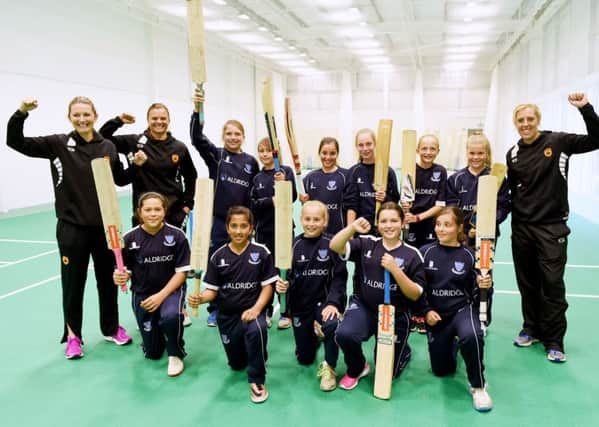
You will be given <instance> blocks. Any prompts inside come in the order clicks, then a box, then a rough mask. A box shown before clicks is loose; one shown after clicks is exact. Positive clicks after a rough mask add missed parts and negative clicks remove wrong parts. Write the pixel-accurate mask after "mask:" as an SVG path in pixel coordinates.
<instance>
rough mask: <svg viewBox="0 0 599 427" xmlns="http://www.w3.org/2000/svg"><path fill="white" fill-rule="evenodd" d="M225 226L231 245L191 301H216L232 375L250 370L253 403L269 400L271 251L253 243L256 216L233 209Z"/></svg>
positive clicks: (213, 259) (218, 257) (218, 255)
mask: <svg viewBox="0 0 599 427" xmlns="http://www.w3.org/2000/svg"><path fill="white" fill-rule="evenodd" d="M225 225H226V228H227V232H228V233H229V237H230V242H229V243H228V244H226V245H224V246H221V247H220V248H218V249H217V250H216V251H215V252H214V254H212V256H211V257H210V261H209V262H208V270H207V272H206V275H205V276H204V283H205V285H206V289H204V290H203V291H202V292H201V293H200V294H199V295H194V294H191V295H190V296H189V298H188V302H189V305H190V306H191V307H194V308H195V307H197V306H198V305H199V304H204V303H206V302H210V301H213V300H216V302H217V304H218V314H217V324H218V330H219V332H220V336H221V341H222V343H223V346H224V348H225V353H226V355H227V359H228V361H229V366H230V367H231V369H233V370H236V371H238V370H241V369H244V368H245V367H247V368H248V370H247V373H248V382H249V383H250V399H251V400H252V402H254V403H260V402H264V401H265V400H266V399H267V398H268V391H267V389H266V385H265V382H266V359H267V353H266V344H267V339H268V328H267V326H266V313H265V308H266V305H267V304H268V302H269V301H270V299H271V298H272V295H273V285H274V283H275V282H276V281H277V279H278V278H279V276H278V274H277V271H276V270H275V267H274V264H273V259H272V256H271V254H270V251H269V250H268V249H267V248H266V246H264V245H260V244H257V243H253V242H252V241H251V235H252V232H253V216H252V212H251V211H250V210H249V209H248V208H246V207H244V206H233V207H231V208H229V211H228V213H227V217H226V221H225Z"/></svg>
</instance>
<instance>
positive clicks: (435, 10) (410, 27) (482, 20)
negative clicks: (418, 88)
mask: <svg viewBox="0 0 599 427" xmlns="http://www.w3.org/2000/svg"><path fill="white" fill-rule="evenodd" d="M549 3H551V0H502V1H466V0H204V21H205V28H206V31H207V32H210V33H212V34H214V35H216V36H217V37H220V38H222V39H224V40H226V41H228V42H229V43H233V44H234V45H236V46H238V47H239V48H241V49H243V50H246V51H248V52H249V53H251V54H254V55H257V56H258V57H261V58H263V59H265V60H267V61H271V62H273V63H274V64H276V65H277V66H278V67H279V68H283V69H285V70H286V71H289V72H293V73H309V72H312V71H315V70H321V71H327V70H364V69H373V70H384V69H387V68H389V69H405V68H412V69H421V70H422V71H423V73H425V75H426V73H429V74H430V73H435V74H438V73H439V72H440V71H446V72H452V71H455V72H461V71H468V72H480V73H483V72H484V73H486V74H487V75H488V74H489V72H490V69H491V68H492V66H493V65H494V64H495V63H496V62H497V60H498V58H499V56H500V55H501V52H502V49H505V48H506V45H508V44H509V43H511V41H512V40H513V39H514V38H515V37H517V36H518V35H519V33H522V32H523V31H525V28H526V22H528V21H530V20H531V19H532V16H533V15H534V14H537V13H538V12H539V10H540V9H541V8H544V7H546V6H547V5H548V4H549ZM145 5H146V6H147V7H150V8H152V9H153V10H154V12H155V13H160V14H164V13H167V14H171V15H175V16H179V17H180V18H179V19H181V20H183V19H184V16H185V4H184V0H145ZM241 14H244V15H245V18H246V19H244V17H243V16H241Z"/></svg>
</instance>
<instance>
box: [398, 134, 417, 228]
mask: <svg viewBox="0 0 599 427" xmlns="http://www.w3.org/2000/svg"><path fill="white" fill-rule="evenodd" d="M415 199H416V131H415V130H404V131H403V132H402V133H401V187H400V198H399V200H400V202H404V203H414V200H415ZM408 212H409V210H406V211H405V213H408ZM409 227H410V226H409V224H405V225H404V229H405V230H407V229H408V228H409Z"/></svg>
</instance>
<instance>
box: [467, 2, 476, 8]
mask: <svg viewBox="0 0 599 427" xmlns="http://www.w3.org/2000/svg"><path fill="white" fill-rule="evenodd" d="M467 6H468V7H474V6H476V2H473V1H469V2H468V4H467Z"/></svg>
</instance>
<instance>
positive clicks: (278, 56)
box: [264, 52, 297, 60]
mask: <svg viewBox="0 0 599 427" xmlns="http://www.w3.org/2000/svg"><path fill="white" fill-rule="evenodd" d="M264 57H265V58H268V59H275V60H276V59H278V60H285V59H297V55H296V54H295V53H291V52H280V53H267V54H265V55H264Z"/></svg>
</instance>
